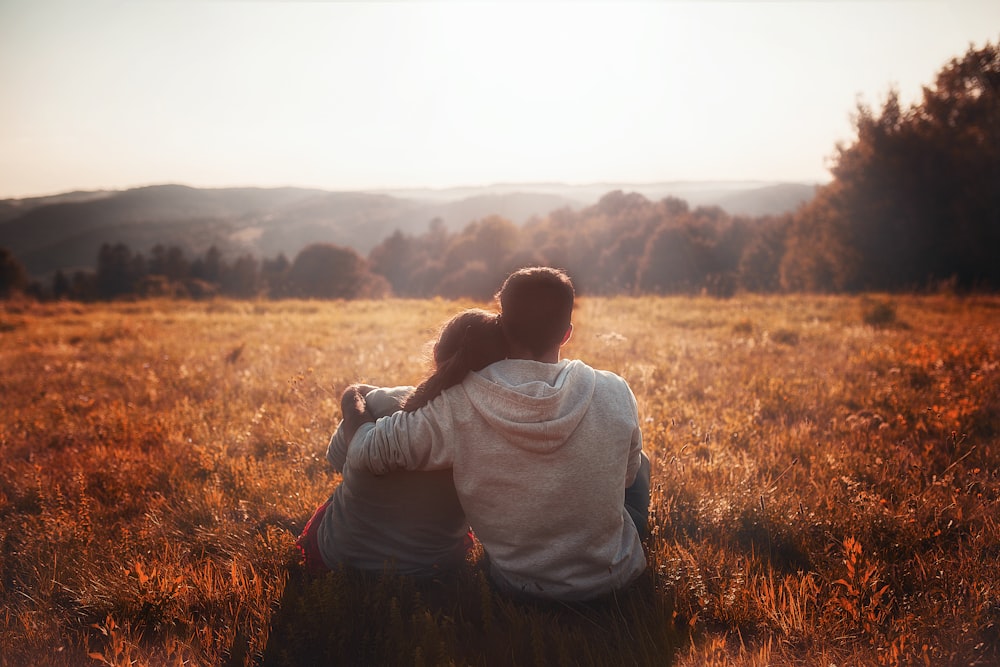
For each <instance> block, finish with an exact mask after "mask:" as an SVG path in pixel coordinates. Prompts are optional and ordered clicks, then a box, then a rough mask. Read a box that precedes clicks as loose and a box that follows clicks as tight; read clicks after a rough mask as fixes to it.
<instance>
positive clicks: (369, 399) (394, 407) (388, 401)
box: [365, 385, 413, 417]
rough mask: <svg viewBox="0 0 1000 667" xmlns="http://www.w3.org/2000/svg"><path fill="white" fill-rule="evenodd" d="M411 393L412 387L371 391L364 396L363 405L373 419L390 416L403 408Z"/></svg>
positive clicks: (384, 388)
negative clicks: (366, 407)
mask: <svg viewBox="0 0 1000 667" xmlns="http://www.w3.org/2000/svg"><path fill="white" fill-rule="evenodd" d="M412 393H413V387H410V386H405V385H403V386H398V387H380V388H378V389H372V390H371V391H370V392H368V394H367V395H366V396H365V405H366V406H368V411H369V412H371V413H372V415H373V416H375V417H385V416H388V415H391V414H392V413H393V412H396V411H398V410H399V409H400V408H402V407H403V402H404V401H405V400H406V397H407V396H409V395H410V394H412Z"/></svg>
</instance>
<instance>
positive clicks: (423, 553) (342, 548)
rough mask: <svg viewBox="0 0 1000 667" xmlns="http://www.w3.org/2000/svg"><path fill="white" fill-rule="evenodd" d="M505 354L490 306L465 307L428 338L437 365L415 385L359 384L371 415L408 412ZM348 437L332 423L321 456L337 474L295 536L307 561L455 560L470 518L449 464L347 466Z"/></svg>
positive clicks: (312, 564) (400, 567) (415, 567)
mask: <svg viewBox="0 0 1000 667" xmlns="http://www.w3.org/2000/svg"><path fill="white" fill-rule="evenodd" d="M506 356H507V346H506V343H505V340H504V336H503V333H502V331H501V329H500V325H499V321H498V317H497V315H496V313H490V312H487V311H485V310H479V309H471V310H466V311H464V312H462V313H459V314H458V315H456V316H455V317H453V318H452V319H451V320H449V321H448V323H447V324H445V326H444V328H443V329H442V331H441V334H440V335H439V337H438V340H437V342H436V343H435V345H434V363H435V370H434V372H433V373H432V374H431V375H430V377H428V378H427V379H426V380H424V381H423V382H422V383H421V384H420V385H419V386H418V387H416V389H414V388H412V387H393V388H385V389H379V388H375V387H372V386H370V385H361V386H360V388H361V392H362V393H363V394H365V402H366V405H367V409H368V410H369V411H370V412H371V413H372V416H373V417H375V418H378V417H383V416H386V415H388V414H391V413H393V412H395V411H397V410H399V409H402V410H406V411H410V412H412V411H413V410H416V409H418V408H420V407H421V406H423V405H426V404H427V403H429V402H430V401H431V400H433V399H434V398H435V397H436V396H437V395H438V394H440V393H441V392H442V391H443V390H445V389H447V388H448V387H450V386H452V385H455V384H458V383H459V382H461V381H462V379H463V378H464V377H465V376H466V374H468V373H469V372H470V371H478V370H481V369H483V368H485V367H486V366H488V365H489V364H492V363H493V362H495V361H499V360H501V359H503V358H505V357H506ZM348 445H349V443H348V442H347V441H346V439H345V438H344V436H343V433H342V429H341V428H338V429H337V432H336V433H334V435H333V438H331V440H330V445H329V447H328V448H327V453H326V456H327V460H328V461H330V463H331V465H332V466H333V467H334V469H335V470H337V471H338V472H341V473H342V474H343V480H342V481H341V483H340V485H339V486H338V487H337V488H336V490H335V491H334V493H333V495H332V496H331V497H330V499H329V500H328V501H327V502H326V503H324V504H323V505H321V506H320V507H319V509H317V510H316V512H315V513H314V514H313V516H312V518H311V519H309V522H308V523H307V524H306V527H305V529H304V530H303V532H302V535H301V536H300V537H299V539H298V542H297V543H296V544H297V546H298V548H299V550H300V552H301V553H302V554H303V556H304V558H305V564H306V567H307V569H309V570H310V571H311V572H314V573H322V572H324V571H326V570H328V569H331V568H334V567H337V566H339V565H345V566H349V567H355V568H358V569H362V570H382V569H383V568H385V567H387V566H388V567H391V568H392V569H393V570H394V571H395V572H397V573H399V574H407V575H416V576H428V575H432V574H434V573H436V572H438V571H440V570H441V569H442V568H449V567H453V566H455V565H458V564H460V563H461V562H462V561H463V560H464V558H465V554H466V551H467V549H468V547H469V544H470V542H469V539H470V538H469V526H468V522H467V521H466V518H465V513H464V512H463V511H462V506H461V504H460V503H459V501H458V496H457V495H456V493H455V485H454V483H453V481H452V476H451V470H437V471H431V472H405V471H400V472H394V473H392V474H390V475H382V476H375V475H372V474H371V473H368V472H367V471H363V470H354V469H352V468H346V469H345V466H344V462H345V459H346V457H347V447H348Z"/></svg>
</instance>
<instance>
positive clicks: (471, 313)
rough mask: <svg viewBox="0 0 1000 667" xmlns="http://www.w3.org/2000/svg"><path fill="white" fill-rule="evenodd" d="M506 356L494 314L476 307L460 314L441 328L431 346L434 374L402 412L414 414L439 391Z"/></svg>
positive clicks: (496, 317) (421, 384)
mask: <svg viewBox="0 0 1000 667" xmlns="http://www.w3.org/2000/svg"><path fill="white" fill-rule="evenodd" d="M506 357H507V341H506V339H505V338H504V335H503V331H501V330H500V321H499V318H498V316H497V314H496V313H491V312H488V311H485V310H480V309H478V308H472V309H469V310H466V311H463V312H461V313H459V314H458V315H456V316H455V317H453V318H451V319H450V320H448V322H447V323H446V324H445V325H444V327H443V328H442V329H441V333H440V335H439V336H438V339H437V342H436V343H434V367H435V369H434V372H433V373H432V374H431V375H430V377H428V378H427V379H426V380H424V381H423V382H421V383H420V385H419V386H417V388H416V389H415V390H414V391H413V393H412V394H410V395H409V396H408V397H407V399H406V401H405V402H404V403H403V410H405V411H406V412H413V411H414V410H416V409H417V408H421V407H423V406H425V405H427V404H428V403H430V402H431V400H433V399H434V398H435V397H436V396H437V395H438V394H440V393H441V392H442V391H444V390H445V389H447V388H448V387H451V386H453V385H456V384H458V383H460V382H461V381H462V380H463V379H465V376H466V375H467V374H468V373H469V371H478V370H481V369H483V368H485V367H486V366H489V365H490V364H492V363H493V362H495V361H500V360H501V359H505V358H506Z"/></svg>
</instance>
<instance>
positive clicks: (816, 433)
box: [0, 295, 1000, 667]
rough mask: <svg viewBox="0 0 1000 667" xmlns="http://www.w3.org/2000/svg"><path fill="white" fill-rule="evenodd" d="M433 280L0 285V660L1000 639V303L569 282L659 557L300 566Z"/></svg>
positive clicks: (815, 657) (480, 653) (993, 643)
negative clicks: (611, 375) (637, 461)
mask: <svg viewBox="0 0 1000 667" xmlns="http://www.w3.org/2000/svg"><path fill="white" fill-rule="evenodd" d="M472 305H481V304H478V303H474V302H471V301H470V302H466V301H447V300H400V299H397V300H385V301H364V300H355V301H348V302H343V301H335V302H310V301H280V302H255V301H225V300H214V301H208V302H185V301H168V300H163V301H159V300H150V301H140V302H112V303H101V304H91V305H82V304H76V303H61V302H53V303H37V302H29V301H23V302H19V301H8V302H6V303H4V304H0V369H2V371H0V577H2V580H0V581H2V584H0V609H2V612H0V665H28V664H49V665H81V664H82V665H87V664H95V665H96V664H113V665H124V664H156V665H161V664H162V665H173V664H176V665H184V664H188V665H190V664H204V665H222V664H229V665H251V664H268V665H283V664H323V663H328V664H379V663H381V664H413V665H439V664H441V665H447V664H455V665H464V664H470V665H480V664H498V665H502V664H525V665H547V664H564V665H579V664H594V665H602V664H680V665H704V664H708V665H765V664H772V665H773V664H804V665H823V666H824V667H828V666H829V665H909V664H928V665H976V664H979V665H988V664H998V663H1000V640H998V639H997V637H998V636H1000V579H998V577H997V576H996V567H997V562H998V560H1000V298H998V297H993V296H972V297H955V296H945V295H942V296H919V297H918V296H885V295H869V296H850V297H848V296H740V297H735V298H731V299H725V300H720V299H711V298H706V297H605V298H594V297H591V298H586V297H585V298H582V299H581V300H580V303H579V307H578V311H577V315H576V317H575V324H576V331H575V333H574V336H573V338H572V340H571V342H570V344H569V345H568V347H567V349H566V351H565V352H566V356H569V357H575V358H580V359H583V360H585V361H587V362H589V363H591V364H592V365H595V366H598V367H604V368H608V369H611V370H614V371H616V372H618V373H620V374H621V375H623V376H624V377H625V378H626V379H627V380H628V381H629V383H630V384H631V386H632V388H633V391H634V392H635V394H636V397H637V399H638V402H639V409H640V418H641V420H642V422H643V436H644V440H645V449H646V451H647V452H648V453H649V455H650V457H651V459H652V462H653V497H652V508H651V510H652V534H651V536H650V537H649V538H648V540H647V542H646V548H647V553H648V561H649V566H650V576H649V579H648V581H646V582H644V584H643V586H640V587H639V588H638V589H637V590H635V591H630V592H629V593H628V594H625V595H622V596H621V597H619V598H616V599H612V600H608V601H602V602H601V603H595V604H592V605H573V606H568V605H542V604H527V603H523V602H517V601H512V600H509V599H506V598H503V597H501V596H499V595H498V594H496V593H495V592H494V591H493V590H492V589H491V588H490V586H489V583H488V581H487V579H486V577H485V574H484V571H483V565H482V560H481V554H478V553H476V554H474V555H473V557H471V558H470V559H469V561H468V563H467V566H466V567H465V568H464V569H462V571H460V572H458V573H454V574H451V575H442V576H441V577H439V578H437V579H435V580H433V581H431V582H414V581H411V580H407V579H405V578H402V577H398V576H395V575H393V574H392V573H391V572H386V573H384V574H381V575H369V576H361V575H360V574H358V573H354V572H350V571H339V572H334V573H332V574H330V575H328V576H326V577H321V578H309V577H307V576H305V575H304V574H303V572H302V571H301V569H300V567H299V566H298V563H297V561H296V559H295V555H294V551H293V549H292V543H293V541H294V538H295V536H296V535H297V534H298V532H299V531H300V530H301V528H302V527H303V524H304V523H305V521H306V520H307V518H308V517H309V516H310V514H311V513H312V511H313V510H314V508H315V507H316V506H317V505H318V504H319V503H320V502H322V501H323V500H324V499H325V498H326V497H327V496H328V495H329V494H330V492H331V490H332V489H333V488H334V486H335V485H336V484H337V482H338V476H337V475H336V474H334V473H333V472H332V471H330V470H329V469H328V467H327V464H326V461H325V459H324V456H323V455H324V450H325V446H326V442H327V439H328V438H329V435H330V434H331V433H332V431H333V429H334V428H335V427H336V425H337V422H338V420H339V396H340V391H341V389H342V388H343V387H344V386H345V385H347V384H348V383H350V382H355V381H366V382H370V383H373V384H402V383H415V382H416V381H418V380H419V379H420V378H421V376H422V375H423V374H424V373H425V371H426V369H427V356H426V352H427V350H426V348H425V346H424V343H425V342H426V341H428V340H430V339H432V338H433V337H434V335H435V331H436V327H437V326H438V325H439V324H440V323H442V322H443V321H444V320H445V319H446V318H447V317H449V316H450V315H451V314H453V313H454V312H455V311H457V310H458V309H460V308H463V307H467V306H472Z"/></svg>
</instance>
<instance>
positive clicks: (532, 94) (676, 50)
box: [0, 0, 1000, 197]
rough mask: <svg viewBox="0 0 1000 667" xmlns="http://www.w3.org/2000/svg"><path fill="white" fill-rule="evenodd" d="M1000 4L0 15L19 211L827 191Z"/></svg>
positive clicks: (140, 6) (979, 42)
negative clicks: (153, 195) (331, 192)
mask: <svg viewBox="0 0 1000 667" xmlns="http://www.w3.org/2000/svg"><path fill="white" fill-rule="evenodd" d="M998 38H1000V1H996V0H940V1H938V0H924V1H920V2H913V1H906V0H896V1H893V2H873V1H865V2H846V1H836V0H826V1H824V2H819V1H815V2H813V1H808V0H807V1H796V2H793V1H785V2H745V1H742V2H738V1H731V2H711V1H710V2H704V1H703V2H680V1H670V2H667V1H664V2H616V3H602V2H572V3H562V2H540V3H539V2H527V1H522V2H513V3H500V2H497V3H472V2H459V1H458V0H452V1H450V2H434V3H432V2H421V1H409V2H402V1H401V2H383V3H347V2H303V3H297V2H282V1H277V0H273V1H254V2H251V1H237V0H228V1H216V2H205V1H196V0H172V1H165V2H155V1H152V0H120V1H117V2H100V1H94V0H66V1H65V2H58V1H56V0H0V197H22V196H29V195H36V194H51V193H56V192H63V191H67V190H75V189H100V188H108V189H119V188H126V187H131V186H136V185H147V184H154V183H168V182H170V183H185V184H189V185H194V186H200V187H214V186H242V185H255V186H278V185H296V186H310V187H321V188H326V189H336V190H350V189H365V188H379V187H417V186H430V187H447V186H453V185H485V184H490V183H499V182H525V181H561V182H566V183H590V182H597V181H601V182H609V181H610V182H651V181H664V180H704V179H712V180H721V179H740V180H747V179H749V180H797V181H822V180H827V179H828V178H829V174H828V171H827V169H826V165H827V159H828V158H829V156H830V155H831V154H832V153H833V151H834V146H835V144H836V142H837V141H843V140H850V139H851V138H852V136H853V135H852V130H851V123H850V116H851V113H852V111H853V110H854V108H855V104H856V101H857V100H858V99H859V97H860V99H861V100H863V101H865V102H867V103H869V104H874V105H879V104H880V103H881V101H882V100H884V98H885V93H886V92H887V90H888V89H889V87H890V86H891V85H895V86H897V87H898V88H899V89H900V91H901V94H902V97H903V100H904V101H915V100H917V98H918V95H919V92H920V87H921V86H922V85H924V84H930V83H931V82H932V80H933V77H934V75H935V73H936V72H937V71H938V70H939V69H940V68H941V67H942V66H943V65H944V64H945V62H947V61H948V60H949V59H950V58H952V57H955V56H960V55H962V54H963V53H964V52H965V51H966V49H967V48H968V46H969V45H970V43H972V44H975V45H976V46H983V45H984V44H985V43H986V42H987V41H992V42H994V43H995V42H996V41H997V40H998Z"/></svg>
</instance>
